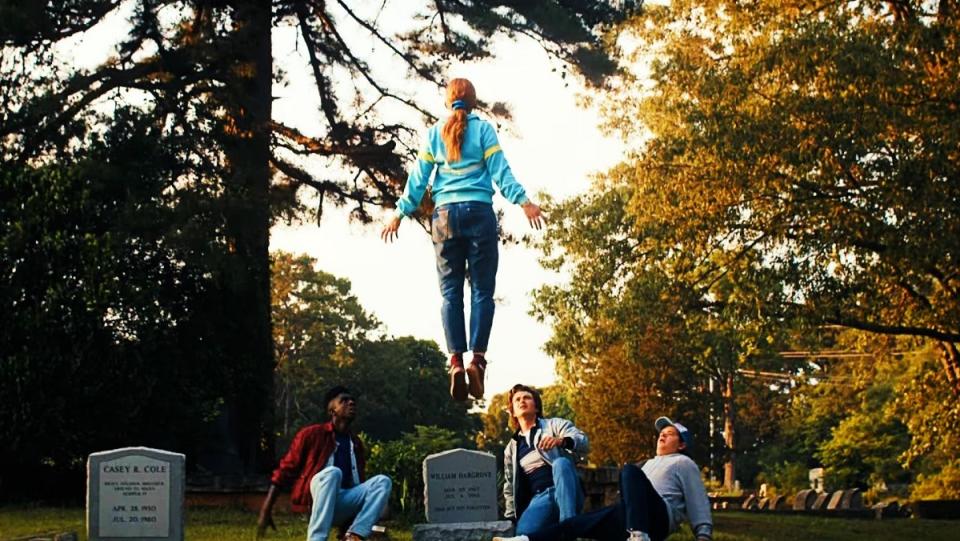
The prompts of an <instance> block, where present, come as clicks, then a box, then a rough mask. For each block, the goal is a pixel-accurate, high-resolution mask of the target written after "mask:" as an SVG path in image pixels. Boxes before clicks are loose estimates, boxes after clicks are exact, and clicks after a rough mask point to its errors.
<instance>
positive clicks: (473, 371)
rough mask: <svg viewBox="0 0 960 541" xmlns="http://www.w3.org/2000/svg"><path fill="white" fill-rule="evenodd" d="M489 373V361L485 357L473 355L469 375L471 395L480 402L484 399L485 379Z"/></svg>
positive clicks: (468, 370)
mask: <svg viewBox="0 0 960 541" xmlns="http://www.w3.org/2000/svg"><path fill="white" fill-rule="evenodd" d="M486 373H487V359H486V357H484V356H483V355H477V354H474V355H473V359H471V360H470V366H469V367H467V375H469V376H470V394H471V395H473V397H474V398H476V399H477V400H480V399H481V398H483V377H484V375H486Z"/></svg>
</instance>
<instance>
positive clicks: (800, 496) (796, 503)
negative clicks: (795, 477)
mask: <svg viewBox="0 0 960 541" xmlns="http://www.w3.org/2000/svg"><path fill="white" fill-rule="evenodd" d="M816 500H817V493H816V491H814V490H813V489H809V488H808V489H807V490H801V491H800V492H797V495H796V496H794V497H793V510H794V511H806V510H808V509H810V508H811V507H813V502H815V501H816Z"/></svg>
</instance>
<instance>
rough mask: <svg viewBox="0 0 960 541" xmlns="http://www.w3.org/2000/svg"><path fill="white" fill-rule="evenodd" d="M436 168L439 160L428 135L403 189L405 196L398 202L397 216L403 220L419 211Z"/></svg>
mask: <svg viewBox="0 0 960 541" xmlns="http://www.w3.org/2000/svg"><path fill="white" fill-rule="evenodd" d="M431 131H432V129H431ZM436 166H437V160H436V157H435V156H434V155H433V153H432V152H431V150H430V136H429V135H428V136H427V138H426V140H425V141H424V142H423V143H422V144H421V145H420V152H418V153H417V163H415V164H414V166H413V168H412V169H411V170H410V174H409V175H408V176H407V185H406V186H404V188H403V195H401V196H400V199H398V200H397V216H400V217H401V218H402V217H404V216H410V215H411V214H413V213H414V212H415V211H416V210H417V208H418V207H419V206H420V200H421V199H423V194H424V192H426V191H427V184H428V183H429V182H430V175H432V174H433V169H434V168H435V167H436Z"/></svg>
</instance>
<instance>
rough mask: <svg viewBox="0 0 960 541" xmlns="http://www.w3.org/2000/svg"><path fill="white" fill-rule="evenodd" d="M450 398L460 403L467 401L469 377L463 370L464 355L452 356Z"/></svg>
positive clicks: (456, 354)
mask: <svg viewBox="0 0 960 541" xmlns="http://www.w3.org/2000/svg"><path fill="white" fill-rule="evenodd" d="M450 396H452V397H453V399H454V400H456V401H458V402H463V401H464V400H466V399H467V376H466V374H465V373H464V370H463V354H462V353H454V354H453V355H451V356H450Z"/></svg>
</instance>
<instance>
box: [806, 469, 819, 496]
mask: <svg viewBox="0 0 960 541" xmlns="http://www.w3.org/2000/svg"><path fill="white" fill-rule="evenodd" d="M807 477H808V478H809V479H810V488H812V489H813V490H816V491H817V492H823V468H813V469H812V470H809V471H808V472H807Z"/></svg>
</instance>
